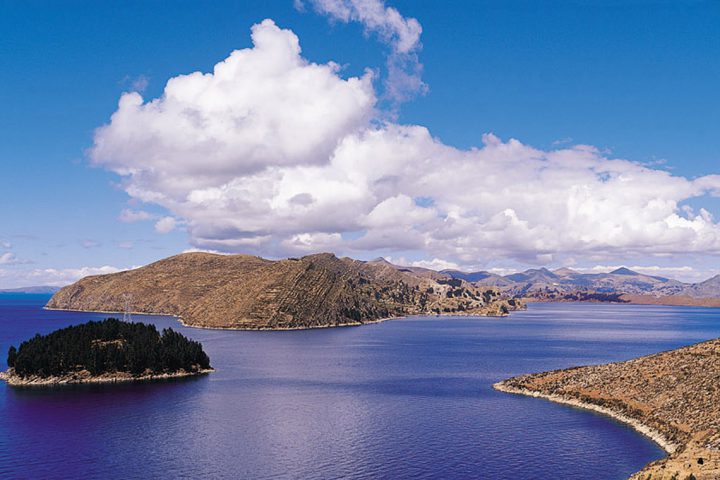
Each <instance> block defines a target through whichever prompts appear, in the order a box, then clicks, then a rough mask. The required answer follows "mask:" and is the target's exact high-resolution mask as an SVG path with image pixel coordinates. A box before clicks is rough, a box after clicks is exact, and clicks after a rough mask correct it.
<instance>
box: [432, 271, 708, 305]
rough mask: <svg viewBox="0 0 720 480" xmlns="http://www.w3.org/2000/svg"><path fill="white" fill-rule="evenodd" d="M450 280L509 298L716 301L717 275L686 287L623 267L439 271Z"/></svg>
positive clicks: (685, 285)
mask: <svg viewBox="0 0 720 480" xmlns="http://www.w3.org/2000/svg"><path fill="white" fill-rule="evenodd" d="M442 273H444V274H447V275H450V276H452V277H453V278H462V279H464V280H467V281H470V282H474V283H475V284H477V285H494V286H497V287H499V288H500V289H501V291H503V292H504V293H506V294H508V295H511V296H522V297H528V298H535V299H542V300H552V299H569V300H577V299H590V298H592V299H596V300H599V299H603V298H607V299H619V297H620V296H622V295H632V296H634V298H636V297H637V298H640V297H650V296H653V297H670V296H673V297H679V296H685V297H690V298H720V275H718V276H716V277H713V278H711V279H709V280H706V281H705V282H702V283H698V284H687V283H683V282H680V281H678V280H672V279H668V278H665V277H660V276H654V275H645V274H643V273H639V272H636V271H634V270H630V269H629V268H627V267H620V268H617V269H615V270H613V271H611V272H609V273H580V272H578V271H576V270H573V269H571V268H567V267H563V268H558V269H556V270H554V271H550V270H548V269H547V268H537V269H529V270H525V271H523V272H517V273H512V274H509V275H505V276H502V277H501V276H498V275H492V274H489V273H488V272H473V273H466V272H461V271H457V270H443V272H442Z"/></svg>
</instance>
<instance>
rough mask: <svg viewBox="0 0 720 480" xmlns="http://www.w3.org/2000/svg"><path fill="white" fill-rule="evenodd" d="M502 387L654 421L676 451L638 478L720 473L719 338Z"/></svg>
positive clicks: (704, 479)
mask: <svg viewBox="0 0 720 480" xmlns="http://www.w3.org/2000/svg"><path fill="white" fill-rule="evenodd" d="M495 387H496V388H497V389H498V390H503V391H508V392H512V393H522V394H526V395H534V396H543V397H545V398H549V399H551V400H555V401H559V402H563V403H571V404H576V405H583V406H586V407H589V408H594V407H599V408H601V409H604V412H605V413H608V414H610V415H612V416H616V417H618V418H620V419H621V420H624V421H626V422H628V423H631V424H633V425H635V426H636V427H637V428H638V429H642V428H646V427H649V429H650V430H646V431H645V433H648V434H650V435H651V436H654V438H656V439H657V440H658V441H660V442H661V443H662V444H664V446H665V447H666V449H668V450H669V451H672V453H671V454H670V456H669V457H667V458H665V459H663V460H659V461H657V462H653V463H651V464H650V465H648V466H647V467H645V468H644V469H643V470H642V471H641V472H639V473H637V474H635V475H634V476H633V477H632V478H633V479H642V480H645V479H652V480H663V479H664V480H669V479H676V480H685V479H687V478H696V479H698V480H710V479H714V480H716V479H719V478H720V340H712V341H709V342H704V343H699V344H696V345H692V346H689V347H684V348H680V349H677V350H672V351H668V352H662V353H658V354H655V355H650V356H646V357H640V358H637V359H634V360H630V361H627V362H620V363H611V364H607V365H597V366H589V367H579V368H570V369H567V370H555V371H552V372H546V373H538V374H532V375H523V376H520V377H515V378H511V379H509V380H505V381H503V382H500V383H498V384H496V386H495Z"/></svg>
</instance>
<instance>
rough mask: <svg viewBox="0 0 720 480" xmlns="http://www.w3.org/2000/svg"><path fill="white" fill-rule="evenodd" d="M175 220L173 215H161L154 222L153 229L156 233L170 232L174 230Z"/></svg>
mask: <svg viewBox="0 0 720 480" xmlns="http://www.w3.org/2000/svg"><path fill="white" fill-rule="evenodd" d="M176 226H177V220H175V219H174V218H173V217H163V218H161V219H160V220H158V221H157V222H156V223H155V231H156V232H158V233H170V232H172V231H173V230H175V227H176Z"/></svg>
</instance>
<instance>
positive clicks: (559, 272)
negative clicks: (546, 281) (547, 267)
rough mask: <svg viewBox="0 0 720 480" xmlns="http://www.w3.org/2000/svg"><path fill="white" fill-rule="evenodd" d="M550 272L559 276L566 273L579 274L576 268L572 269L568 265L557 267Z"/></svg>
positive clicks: (563, 275)
mask: <svg viewBox="0 0 720 480" xmlns="http://www.w3.org/2000/svg"><path fill="white" fill-rule="evenodd" d="M552 272H553V273H554V274H555V275H559V276H561V277H565V276H567V275H578V274H579V272H577V271H576V270H573V269H572V268H568V267H562V268H557V269H555V270H553V271H552Z"/></svg>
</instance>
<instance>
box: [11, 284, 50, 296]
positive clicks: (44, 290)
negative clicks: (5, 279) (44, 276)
mask: <svg viewBox="0 0 720 480" xmlns="http://www.w3.org/2000/svg"><path fill="white" fill-rule="evenodd" d="M58 290H60V287H51V286H47V285H42V286H37V287H20V288H5V289H0V293H43V294H48V295H50V294H53V293H55V292H57V291H58Z"/></svg>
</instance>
